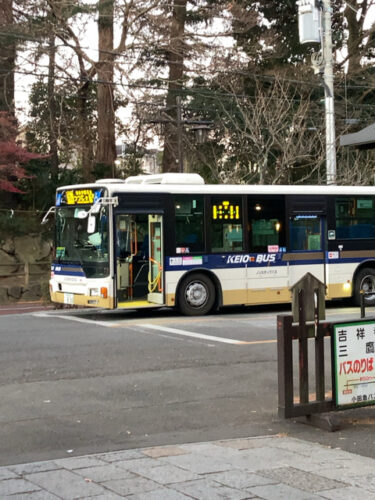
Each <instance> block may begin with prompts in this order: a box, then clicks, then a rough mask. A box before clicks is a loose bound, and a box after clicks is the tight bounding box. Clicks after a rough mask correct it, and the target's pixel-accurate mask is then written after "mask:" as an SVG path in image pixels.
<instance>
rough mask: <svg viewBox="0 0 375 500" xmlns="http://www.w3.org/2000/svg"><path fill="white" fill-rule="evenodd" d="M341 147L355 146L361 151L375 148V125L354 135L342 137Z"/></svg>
mask: <svg viewBox="0 0 375 500" xmlns="http://www.w3.org/2000/svg"><path fill="white" fill-rule="evenodd" d="M340 146H355V147H357V148H359V149H371V148H375V123H373V124H371V125H369V126H368V127H365V128H363V129H362V130H360V131H359V132H355V133H354V134H345V135H342V136H341V137H340Z"/></svg>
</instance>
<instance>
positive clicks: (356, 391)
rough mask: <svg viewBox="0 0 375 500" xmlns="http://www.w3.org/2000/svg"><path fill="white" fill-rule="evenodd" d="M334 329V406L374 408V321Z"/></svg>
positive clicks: (337, 326) (338, 326)
mask: <svg viewBox="0 0 375 500" xmlns="http://www.w3.org/2000/svg"><path fill="white" fill-rule="evenodd" d="M333 328H334V330H333V331H334V333H333V340H334V360H335V392H336V405H337V406H345V405H349V406H365V405H369V404H375V361H374V358H375V321H358V322H356V323H347V324H342V325H334V327H333Z"/></svg>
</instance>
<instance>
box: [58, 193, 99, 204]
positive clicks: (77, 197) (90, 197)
mask: <svg viewBox="0 0 375 500" xmlns="http://www.w3.org/2000/svg"><path fill="white" fill-rule="evenodd" d="M65 194H66V202H67V204H68V205H89V204H91V203H92V202H93V201H94V191H93V190H92V189H71V190H69V191H65Z"/></svg>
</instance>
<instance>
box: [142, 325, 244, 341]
mask: <svg viewBox="0 0 375 500" xmlns="http://www.w3.org/2000/svg"><path fill="white" fill-rule="evenodd" d="M138 326H140V327H142V328H149V329H151V330H158V331H162V332H168V333H175V334H176V335H184V336H185V337H193V338H195V339H203V340H210V341H211V342H222V343H223V344H234V345H241V344H252V343H253V342H245V341H243V340H234V339H226V338H223V337H215V336H214V335H204V334H203V333H195V332H187V331H186V330H179V329H178V328H169V327H168V326H161V325H150V324H149V323H142V324H138Z"/></svg>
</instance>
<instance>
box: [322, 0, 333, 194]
mask: <svg viewBox="0 0 375 500" xmlns="http://www.w3.org/2000/svg"><path fill="white" fill-rule="evenodd" d="M331 13H332V8H331V1H330V0H323V47H322V49H323V61H324V63H323V64H324V76H323V78H324V92H325V117H326V170H327V184H336V132H335V104H334V90H333V55H332V15H331Z"/></svg>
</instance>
